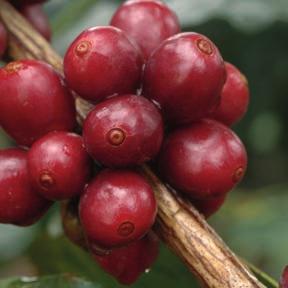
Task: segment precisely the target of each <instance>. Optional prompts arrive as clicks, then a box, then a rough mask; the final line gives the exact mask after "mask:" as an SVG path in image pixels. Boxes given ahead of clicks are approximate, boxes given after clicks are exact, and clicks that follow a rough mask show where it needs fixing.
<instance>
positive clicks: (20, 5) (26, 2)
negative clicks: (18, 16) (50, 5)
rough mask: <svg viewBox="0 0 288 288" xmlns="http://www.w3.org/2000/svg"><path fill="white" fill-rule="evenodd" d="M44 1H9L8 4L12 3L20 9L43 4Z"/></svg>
mask: <svg viewBox="0 0 288 288" xmlns="http://www.w3.org/2000/svg"><path fill="white" fill-rule="evenodd" d="M46 1H47V0H10V2H12V4H13V5H14V6H15V7H17V8H19V7H22V6H23V5H30V4H38V3H44V2H46Z"/></svg>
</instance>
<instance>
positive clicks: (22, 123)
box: [0, 60, 76, 146]
mask: <svg viewBox="0 0 288 288" xmlns="http://www.w3.org/2000/svg"><path fill="white" fill-rule="evenodd" d="M0 95H1V97H0V124H1V126H2V127H3V128H4V130H5V131H6V132H7V133H8V134H9V135H10V136H12V137H13V138H14V139H15V140H16V142H17V143H18V144H20V145H26V146H29V145H31V144H32V143H33V142H34V141H35V140H36V139H38V138H39V137H41V136H43V135H45V134H47V133H48V132H50V131H53V130H64V131H70V130H72V129H73V128H74V126H75V124H76V117H75V107H74V100H73V97H72V96H71V94H70V92H69V91H68V90H67V88H66V87H65V86H64V83H63V80H62V79H61V78H60V76H59V75H58V74H57V73H56V72H55V71H54V70H53V69H52V68H51V67H50V66H49V65H48V64H45V63H44V62H40V61H36V60H21V61H16V62H11V63H9V64H8V65H6V66H5V67H4V68H2V69H0Z"/></svg>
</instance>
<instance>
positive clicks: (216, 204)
mask: <svg viewBox="0 0 288 288" xmlns="http://www.w3.org/2000/svg"><path fill="white" fill-rule="evenodd" d="M225 199H226V194H224V195H220V196H218V197H215V198H207V199H193V200H192V203H193V205H194V206H195V207H196V208H197V209H198V210H199V212H200V213H202V214H203V215H204V216H205V217H206V218H209V217H210V216H212V215H213V214H215V213H216V212H217V211H218V210H219V209H220V208H221V207H222V205H223V204H224V202H225Z"/></svg>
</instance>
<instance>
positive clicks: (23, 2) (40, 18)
mask: <svg viewBox="0 0 288 288" xmlns="http://www.w3.org/2000/svg"><path fill="white" fill-rule="evenodd" d="M10 2H11V4H13V5H14V6H15V8H17V10H18V11H19V12H20V13H21V14H22V16H24V17H25V18H26V19H27V20H28V21H29V22H30V24H31V25H32V26H33V27H34V28H35V29H36V30H37V31H38V32H39V33H40V34H41V35H42V36H43V37H44V38H45V39H46V40H47V41H50V39H51V29H50V24H49V21H48V17H47V15H46V14H45V12H44V10H43V8H42V2H44V0H42V1H41V0H10ZM7 44H8V33H7V31H6V29H5V27H4V26H3V24H1V22H0V58H1V57H3V56H4V54H5V52H6V49H7Z"/></svg>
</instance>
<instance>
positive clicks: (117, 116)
mask: <svg viewBox="0 0 288 288" xmlns="http://www.w3.org/2000/svg"><path fill="white" fill-rule="evenodd" d="M83 137H84V143H85V147H86V149H87V151H88V152H89V153H90V155H92V156H93V158H94V159H95V160H97V161H99V162H100V163H102V164H103V165H105V166H108V167H127V166H133V165H138V164H142V163H144V162H146V161H149V160H151V159H152V158H153V157H155V156H156V154H157V153H158V152H159V150H160V147H161V144H162V140H163V122H162V117H161V114H160V112H159V111H158V109H157V108H156V106H155V105H154V104H153V103H151V102H150V101H149V100H147V99H146V98H144V97H141V96H136V95H121V96H115V97H113V98H110V99H108V100H106V101H104V102H101V103H100V104H97V105H96V107H95V108H94V109H93V110H92V111H91V112H90V114H89V115H88V117H87V118H86V120H85V122H84V129H83Z"/></svg>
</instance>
